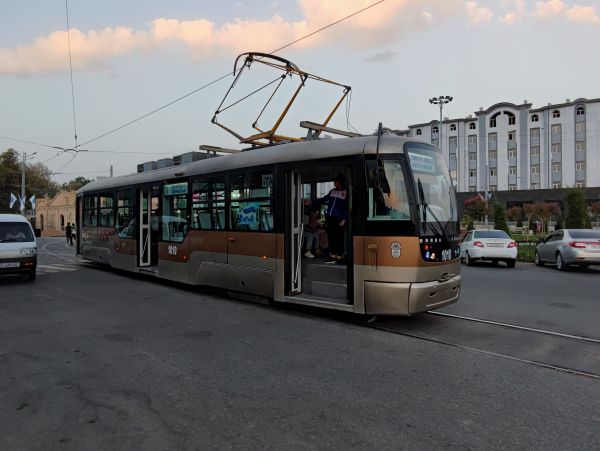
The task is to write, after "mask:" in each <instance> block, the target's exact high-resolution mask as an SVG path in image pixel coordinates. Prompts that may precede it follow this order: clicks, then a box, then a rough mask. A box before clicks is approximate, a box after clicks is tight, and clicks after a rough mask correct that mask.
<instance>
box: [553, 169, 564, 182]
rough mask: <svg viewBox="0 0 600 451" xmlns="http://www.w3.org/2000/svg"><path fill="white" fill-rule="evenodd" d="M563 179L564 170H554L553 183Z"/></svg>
mask: <svg viewBox="0 0 600 451" xmlns="http://www.w3.org/2000/svg"><path fill="white" fill-rule="evenodd" d="M561 180H562V172H553V173H552V183H557V182H560V181H561Z"/></svg>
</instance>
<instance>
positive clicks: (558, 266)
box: [556, 252, 568, 271]
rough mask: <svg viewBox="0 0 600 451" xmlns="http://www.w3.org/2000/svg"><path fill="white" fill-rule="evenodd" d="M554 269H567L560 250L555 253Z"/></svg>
mask: <svg viewBox="0 0 600 451" xmlns="http://www.w3.org/2000/svg"><path fill="white" fill-rule="evenodd" d="M556 269H558V270H559V271H566V270H567V269H568V268H567V265H566V264H565V261H564V260H563V257H562V254H561V253H560V252H559V253H558V254H556Z"/></svg>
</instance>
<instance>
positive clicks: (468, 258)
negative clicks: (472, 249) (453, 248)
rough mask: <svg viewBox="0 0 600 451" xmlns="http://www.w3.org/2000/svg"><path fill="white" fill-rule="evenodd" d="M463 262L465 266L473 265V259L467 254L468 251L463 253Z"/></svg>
mask: <svg viewBox="0 0 600 451" xmlns="http://www.w3.org/2000/svg"><path fill="white" fill-rule="evenodd" d="M465 263H466V264H467V266H473V259H472V258H471V257H470V256H469V253H468V252H467V253H466V254H465Z"/></svg>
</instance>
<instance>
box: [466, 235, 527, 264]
mask: <svg viewBox="0 0 600 451" xmlns="http://www.w3.org/2000/svg"><path fill="white" fill-rule="evenodd" d="M517 251H518V249H517V243H516V242H515V241H514V240H513V239H512V238H511V237H510V236H508V234H507V233H506V232H505V231H503V230H471V231H470V232H468V233H467V234H466V235H465V237H464V238H463V241H462V244H461V246H460V259H461V261H464V262H465V263H466V264H467V265H469V266H470V265H472V264H473V263H474V262H476V261H478V260H488V261H491V262H492V263H493V264H497V263H498V262H499V261H503V262H505V263H506V266H508V267H509V268H514V267H515V264H516V262H517Z"/></svg>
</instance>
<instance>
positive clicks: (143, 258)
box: [137, 186, 160, 268]
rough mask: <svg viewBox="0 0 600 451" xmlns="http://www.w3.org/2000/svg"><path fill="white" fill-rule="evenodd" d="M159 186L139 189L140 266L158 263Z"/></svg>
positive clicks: (138, 253)
mask: <svg viewBox="0 0 600 451" xmlns="http://www.w3.org/2000/svg"><path fill="white" fill-rule="evenodd" d="M159 199H160V187H159V186H144V187H141V188H139V189H138V208H137V223H138V224H139V226H138V249H137V251H138V252H137V255H138V262H137V263H138V266H139V267H141V268H142V267H148V266H154V265H158V226H159Z"/></svg>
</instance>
